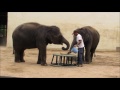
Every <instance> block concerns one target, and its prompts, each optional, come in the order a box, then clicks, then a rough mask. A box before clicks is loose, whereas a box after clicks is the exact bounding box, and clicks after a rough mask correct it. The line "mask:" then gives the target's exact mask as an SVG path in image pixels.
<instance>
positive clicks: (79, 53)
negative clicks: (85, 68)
mask: <svg viewBox="0 0 120 90" xmlns="http://www.w3.org/2000/svg"><path fill="white" fill-rule="evenodd" d="M83 50H84V49H83V48H78V66H79V65H80V66H82V64H83V59H82V55H83Z"/></svg>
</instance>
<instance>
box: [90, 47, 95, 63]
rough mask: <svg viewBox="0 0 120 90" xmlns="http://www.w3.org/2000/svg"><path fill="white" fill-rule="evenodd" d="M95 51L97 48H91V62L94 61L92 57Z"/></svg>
mask: <svg viewBox="0 0 120 90" xmlns="http://www.w3.org/2000/svg"><path fill="white" fill-rule="evenodd" d="M94 53H95V49H92V50H91V60H90V62H92V59H93V54H94Z"/></svg>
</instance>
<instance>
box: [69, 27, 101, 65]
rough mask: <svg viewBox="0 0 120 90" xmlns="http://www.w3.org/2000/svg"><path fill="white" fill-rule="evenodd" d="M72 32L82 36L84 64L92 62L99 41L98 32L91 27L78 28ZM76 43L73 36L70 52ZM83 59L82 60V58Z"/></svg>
mask: <svg viewBox="0 0 120 90" xmlns="http://www.w3.org/2000/svg"><path fill="white" fill-rule="evenodd" d="M74 31H77V32H78V33H79V34H81V35H82V38H83V41H84V45H85V51H86V52H85V61H84V60H83V61H84V62H85V63H87V64H89V63H90V62H92V58H93V54H94V53H95V50H96V48H97V46H98V43H99V41H100V34H99V32H98V31H97V30H96V29H95V28H93V27H91V26H85V27H82V28H78V29H76V30H74ZM75 43H76V37H75V36H74V38H73V41H72V44H71V47H70V50H71V49H72V47H73V46H74V44H75ZM83 57H84V55H83ZM83 59H84V58H83Z"/></svg>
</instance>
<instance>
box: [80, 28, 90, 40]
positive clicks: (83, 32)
mask: <svg viewBox="0 0 120 90" xmlns="http://www.w3.org/2000/svg"><path fill="white" fill-rule="evenodd" d="M79 33H80V34H81V35H82V38H83V40H84V41H88V39H89V38H90V33H89V32H87V30H86V29H84V28H81V29H80V30H79Z"/></svg>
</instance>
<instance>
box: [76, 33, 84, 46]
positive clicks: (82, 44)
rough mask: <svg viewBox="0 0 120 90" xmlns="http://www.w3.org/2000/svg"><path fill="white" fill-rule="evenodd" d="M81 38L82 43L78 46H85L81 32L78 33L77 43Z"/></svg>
mask: <svg viewBox="0 0 120 90" xmlns="http://www.w3.org/2000/svg"><path fill="white" fill-rule="evenodd" d="M79 40H81V43H80V44H79V45H78V48H83V47H84V42H83V39H82V36H81V35H80V34H78V35H77V36H76V41H77V43H78V42H79Z"/></svg>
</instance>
